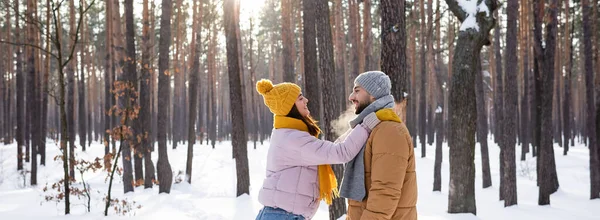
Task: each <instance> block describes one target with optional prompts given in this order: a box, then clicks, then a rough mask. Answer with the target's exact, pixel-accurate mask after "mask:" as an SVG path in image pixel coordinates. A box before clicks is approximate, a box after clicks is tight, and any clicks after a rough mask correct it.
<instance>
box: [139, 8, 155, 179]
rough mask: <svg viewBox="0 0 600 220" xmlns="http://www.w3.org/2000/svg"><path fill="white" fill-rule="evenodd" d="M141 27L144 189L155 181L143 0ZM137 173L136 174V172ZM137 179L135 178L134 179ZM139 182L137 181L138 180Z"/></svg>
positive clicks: (147, 27)
mask: <svg viewBox="0 0 600 220" xmlns="http://www.w3.org/2000/svg"><path fill="white" fill-rule="evenodd" d="M142 13H143V16H142V19H143V26H142V69H141V70H142V72H141V81H140V115H139V117H138V120H137V121H138V123H139V124H140V130H139V132H138V134H139V135H141V137H142V138H141V139H142V143H141V147H140V150H141V151H142V152H137V153H143V154H144V169H145V170H146V173H145V176H144V177H145V180H144V188H146V189H147V188H152V186H153V184H154V180H155V178H156V177H155V176H154V164H153V163H152V152H151V146H150V145H154V143H153V142H152V141H151V140H152V138H150V136H151V133H152V130H150V129H151V123H152V115H151V111H150V108H151V99H152V98H151V93H152V90H151V87H152V85H151V84H152V82H153V81H154V80H155V79H154V78H153V77H151V76H150V75H151V74H150V71H152V69H151V63H150V54H151V45H150V33H153V31H152V32H151V30H150V24H149V20H148V19H149V18H148V17H149V15H148V14H149V13H148V0H144V3H143V12H142ZM136 173H137V172H136ZM136 179H137V178H136ZM138 180H139V179H138ZM136 181H137V180H136Z"/></svg>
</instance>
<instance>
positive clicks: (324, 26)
mask: <svg viewBox="0 0 600 220" xmlns="http://www.w3.org/2000/svg"><path fill="white" fill-rule="evenodd" d="M314 6H315V8H316V10H315V12H316V16H315V17H316V18H315V20H316V25H317V34H316V35H317V41H318V47H319V69H320V71H321V74H322V77H323V80H322V81H321V83H322V84H321V86H323V88H324V87H325V86H326V85H333V84H334V83H335V79H336V78H335V66H334V60H333V44H332V36H331V24H330V20H329V6H328V4H327V1H326V0H317V2H316V4H315V5H314ZM322 95H323V105H324V106H323V110H324V111H323V113H324V114H323V117H322V118H321V124H322V128H323V137H324V138H325V139H326V140H330V141H334V140H335V139H336V138H337V137H336V135H335V133H334V132H333V126H332V123H331V122H332V121H333V120H335V119H336V118H337V117H338V116H339V113H340V110H339V109H338V108H337V107H336V106H339V105H337V104H336V103H339V102H338V100H337V97H338V96H337V94H336V92H335V91H333V90H324V91H323V94H322ZM332 168H333V172H334V173H335V175H336V177H337V179H338V184H340V183H341V180H342V175H343V173H344V168H343V166H342V165H340V164H338V165H333V166H332ZM345 213H346V204H345V200H344V199H343V198H336V199H334V200H333V203H332V205H331V206H330V207H329V219H332V220H333V219H338V218H339V217H341V216H342V215H343V214H345Z"/></svg>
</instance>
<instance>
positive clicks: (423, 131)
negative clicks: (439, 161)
mask: <svg viewBox="0 0 600 220" xmlns="http://www.w3.org/2000/svg"><path fill="white" fill-rule="evenodd" d="M424 2H425V1H421V2H420V10H419V13H420V15H421V26H425V25H426V22H425V6H424V4H425V3H424ZM425 31H427V30H426V28H425V30H424V29H421V31H420V36H419V43H420V45H421V60H420V70H421V71H420V72H421V73H420V81H421V83H420V89H419V95H420V96H419V117H418V118H419V141H420V142H421V158H424V157H425V155H426V150H427V149H426V146H427V143H426V142H427V138H426V136H427V105H426V104H425V103H427V87H426V84H427V82H426V80H427V66H426V62H425V59H426V54H427V53H426V47H425V45H426V40H425V38H426V32H425Z"/></svg>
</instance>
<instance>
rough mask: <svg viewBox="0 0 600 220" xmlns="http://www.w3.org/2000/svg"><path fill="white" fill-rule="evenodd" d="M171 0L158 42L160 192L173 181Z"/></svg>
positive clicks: (165, 1)
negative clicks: (169, 150)
mask: <svg viewBox="0 0 600 220" xmlns="http://www.w3.org/2000/svg"><path fill="white" fill-rule="evenodd" d="M171 3H172V1H171V0H162V16H161V18H160V39H159V42H158V50H159V57H158V99H159V100H158V102H159V103H160V104H159V105H158V124H157V129H158V130H157V133H156V135H157V137H156V138H157V140H158V162H157V164H156V167H157V171H158V172H157V173H158V183H159V185H160V186H159V190H158V192H159V193H163V192H164V193H170V192H171V184H172V183H173V173H172V170H171V164H170V163H169V157H168V155H167V154H168V153H167V132H166V129H167V123H168V122H167V119H168V115H167V108H168V106H169V94H170V91H169V87H170V82H169V81H170V79H169V78H170V75H171V73H170V71H169V45H170V44H171V14H172V13H171V12H172V10H173V5H172V4H171Z"/></svg>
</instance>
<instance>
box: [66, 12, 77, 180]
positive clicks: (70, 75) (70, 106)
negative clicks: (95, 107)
mask: <svg viewBox="0 0 600 220" xmlns="http://www.w3.org/2000/svg"><path fill="white" fill-rule="evenodd" d="M69 28H70V31H69V32H70V36H73V35H75V34H77V33H76V31H77V30H76V27H75V4H74V1H69ZM74 44H75V42H74V41H73V40H71V41H70V44H69V45H70V46H71V47H73V46H74ZM75 47H76V46H75ZM76 51H77V49H75V51H74V53H75V54H76V53H77V52H76ZM76 65H77V56H76V55H73V59H72V60H71V64H70V65H68V66H67V69H66V70H67V87H68V89H67V98H68V99H67V117H68V118H67V123H68V132H69V160H70V162H69V176H70V177H71V178H73V179H74V178H75V163H74V162H75V68H76Z"/></svg>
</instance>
